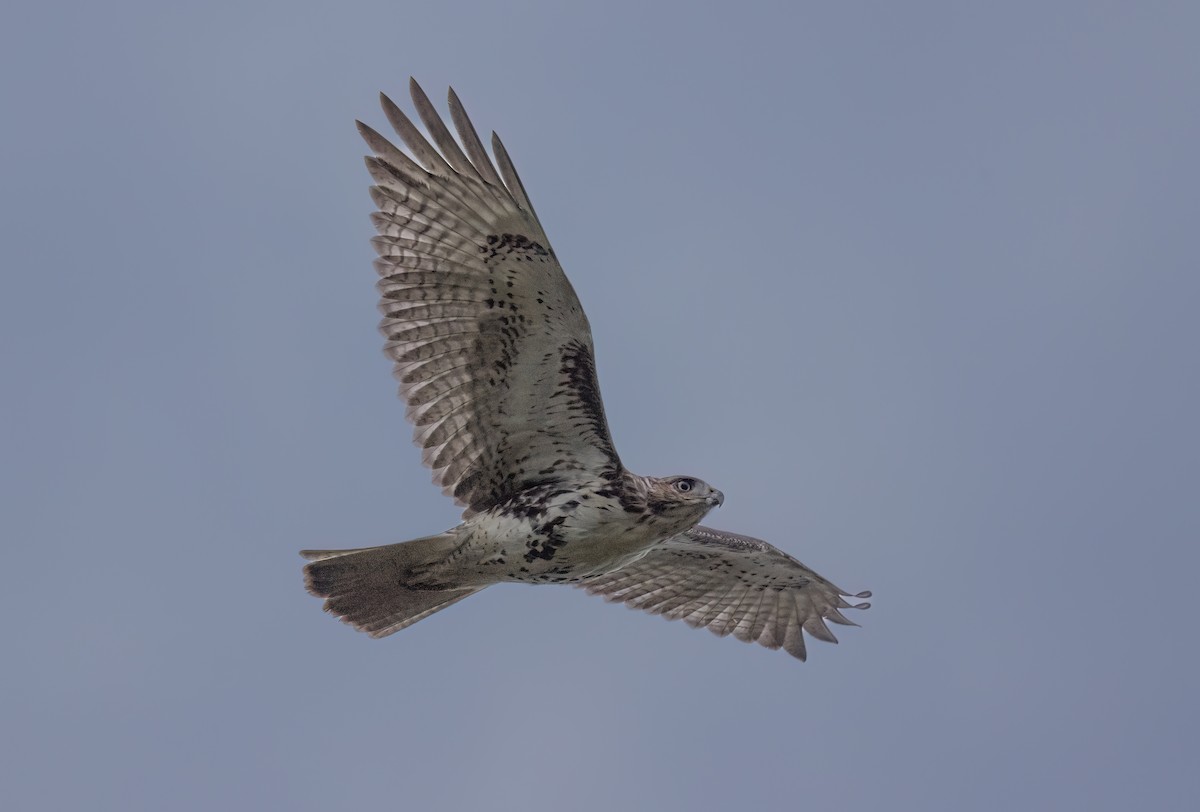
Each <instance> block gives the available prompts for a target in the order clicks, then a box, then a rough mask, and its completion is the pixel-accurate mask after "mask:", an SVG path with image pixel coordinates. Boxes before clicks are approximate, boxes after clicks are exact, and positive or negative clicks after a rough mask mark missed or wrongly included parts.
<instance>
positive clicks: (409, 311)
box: [359, 81, 620, 512]
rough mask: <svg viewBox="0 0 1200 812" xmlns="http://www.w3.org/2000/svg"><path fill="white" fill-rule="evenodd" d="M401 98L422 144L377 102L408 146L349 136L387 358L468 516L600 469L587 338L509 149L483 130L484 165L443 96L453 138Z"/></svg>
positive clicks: (611, 451)
mask: <svg viewBox="0 0 1200 812" xmlns="http://www.w3.org/2000/svg"><path fill="white" fill-rule="evenodd" d="M410 91H411V94H412V99H413V105H414V107H415V109H416V111H417V115H418V118H419V119H420V121H421V123H422V124H423V125H424V128H425V130H426V132H427V133H428V138H427V137H426V136H425V135H423V134H422V133H421V131H420V130H419V129H418V128H417V126H416V125H415V124H414V123H413V122H412V120H410V119H409V118H408V116H407V115H405V113H404V112H403V111H402V110H400V108H399V107H398V106H397V105H396V104H395V103H393V102H392V101H391V100H390V99H389V98H387V96H381V100H382V102H381V103H382V106H383V110H384V114H385V115H386V117H387V119H388V121H389V122H390V123H391V124H392V126H393V128H394V129H395V130H396V132H397V134H398V135H399V136H400V139H401V142H402V143H403V145H404V147H405V148H406V149H407V153H406V152H405V151H403V150H401V149H400V148H398V147H396V146H395V145H394V144H392V143H391V142H390V141H389V140H388V139H387V138H385V137H384V136H382V135H380V134H379V133H378V132H376V131H375V130H374V129H372V128H370V127H368V126H367V125H365V124H362V123H361V122H360V123H359V131H360V132H361V133H362V136H363V138H364V140H366V142H367V144H368V146H369V147H370V148H371V150H372V152H373V153H374V154H373V155H371V156H368V157H367V159H366V163H367V169H368V171H369V172H370V174H371V177H372V178H373V180H374V181H375V185H374V186H372V188H371V196H372V198H373V199H374V201H375V203H376V206H377V208H378V210H377V211H376V212H375V214H374V215H372V220H373V222H374V224H375V227H376V229H377V231H378V232H379V235H378V236H377V237H376V238H375V239H374V240H373V243H374V245H375V248H376V250H377V252H378V253H379V255H380V256H379V259H378V260H376V269H377V270H378V271H379V274H380V280H379V284H378V286H379V291H380V294H381V297H382V301H381V304H380V309H381V311H382V312H383V315H384V318H383V322H382V324H381V330H382V331H383V333H384V335H385V337H386V338H387V344H386V345H385V351H386V353H387V354H388V355H389V357H391V358H392V360H393V362H394V364H395V374H396V377H397V378H398V379H399V381H400V391H401V396H402V397H403V398H404V399H405V401H406V402H407V404H408V417H409V419H410V420H411V421H412V422H413V424H414V440H415V441H416V443H417V444H418V445H419V446H420V447H421V449H422V459H423V461H424V462H425V464H427V465H428V466H429V467H430V468H432V469H433V473H434V481H435V482H436V483H437V484H438V485H439V486H441V487H442V489H443V490H444V491H445V492H446V493H448V494H450V495H452V496H453V497H454V498H455V500H456V501H457V502H458V503H459V504H460V505H464V506H465V507H467V509H468V512H478V511H480V510H485V509H487V508H488V507H490V506H492V505H494V504H497V503H499V502H501V501H503V500H505V499H506V498H509V497H511V496H512V495H514V494H515V493H517V492H519V491H520V490H522V489H524V488H525V487H528V486H529V485H530V484H534V483H537V484H541V483H545V482H547V481H555V480H556V479H572V478H573V479H579V478H597V477H603V476H608V475H611V474H612V473H613V472H614V471H618V470H620V461H619V458H618V457H617V454H616V450H615V448H614V447H613V444H612V439H611V436H610V434H609V431H608V424H607V420H606V419H605V417H604V411H603V405H602V403H601V401H600V395H599V384H598V381H597V380H596V376H595V358H594V352H593V349H592V338H591V330H590V327H589V326H588V323H587V318H586V316H585V315H584V313H583V308H582V306H581V305H580V303H579V299H578V297H577V296H576V295H575V291H574V289H573V288H572V287H571V284H570V282H569V281H568V280H567V278H566V276H565V274H564V273H563V271H562V268H561V266H560V265H559V263H558V260H557V258H556V256H555V254H554V252H553V251H552V250H551V248H550V245H549V241H548V240H547V238H546V235H545V232H544V231H543V230H542V227H541V225H540V223H539V222H538V220H537V218H536V215H535V214H534V212H533V206H532V205H531V204H530V202H529V198H528V195H527V193H526V191H525V188H524V186H523V185H522V184H521V181H520V178H519V177H518V176H517V173H516V170H515V168H514V167H513V165H512V160H511V159H510V157H509V155H508V152H507V151H506V150H505V149H504V147H503V144H501V143H500V140H499V138H497V137H495V135H493V138H492V147H493V151H494V152H495V155H496V161H497V163H498V164H499V169H497V168H496V165H495V164H493V163H492V160H491V159H490V158H489V157H488V154H487V151H486V150H485V148H484V146H483V142H482V141H481V139H480V138H479V135H478V133H477V132H476V130H475V127H474V126H473V125H472V124H471V121H470V119H469V118H468V117H467V114H466V111H465V109H464V108H463V106H462V103H461V102H460V101H459V99H458V96H457V95H456V94H455V93H454V91H453V90H451V91H450V93H449V106H450V113H451V119H452V122H453V125H454V128H455V131H456V132H457V133H458V140H455V138H454V135H453V134H452V133H451V131H450V128H449V127H448V126H447V125H446V123H445V122H444V121H443V120H442V118H441V117H440V116H439V115H438V113H437V111H436V109H435V108H434V106H433V104H432V103H431V102H430V101H429V98H428V96H427V95H426V94H425V92H424V91H423V90H422V89H421V87H420V86H419V85H418V84H417V83H416V82H415V81H411V82H410ZM460 142H461V144H460Z"/></svg>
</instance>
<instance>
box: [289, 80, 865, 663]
mask: <svg viewBox="0 0 1200 812" xmlns="http://www.w3.org/2000/svg"><path fill="white" fill-rule="evenodd" d="M410 90H411V93H412V100H413V104H414V105H415V107H416V110H417V114H418V116H419V117H420V119H421V122H422V123H423V124H424V125H425V129H426V131H427V132H428V133H429V137H430V138H432V140H433V143H432V144H431V143H430V142H429V141H428V140H426V138H425V136H423V135H422V134H421V133H420V131H418V129H417V128H416V127H415V126H414V125H413V123H412V122H411V121H410V120H409V119H408V117H407V116H406V115H405V114H404V113H403V112H402V111H401V110H400V108H398V107H397V106H396V105H395V104H393V103H392V101H391V100H390V99H388V98H387V97H386V96H384V97H382V100H383V109H384V112H385V113H386V115H387V118H388V120H389V121H390V122H391V124H392V126H393V127H394V128H395V130H396V132H397V133H398V134H399V135H400V139H401V140H402V141H403V142H404V145H405V146H406V147H407V148H408V151H409V153H410V154H411V157H410V155H409V154H405V153H404V152H402V151H401V150H399V149H398V148H396V147H395V146H394V145H392V144H391V143H390V142H389V141H388V140H387V139H386V138H384V137H383V136H381V135H380V134H379V133H377V132H375V130H373V129H371V128H370V127H368V126H366V125H365V124H362V123H359V125H358V127H359V131H360V132H361V133H362V136H363V138H364V139H366V142H367V144H368V145H369V146H370V148H371V150H372V151H373V152H374V155H373V156H370V157H368V158H367V159H366V161H367V169H368V171H369V172H370V173H371V177H372V178H373V179H374V181H375V185H374V186H372V187H371V196H372V198H373V199H374V200H375V203H376V205H377V206H378V208H379V210H378V211H377V212H376V213H375V214H374V215H373V217H372V219H373V220H374V222H375V227H376V228H377V229H378V231H379V236H378V237H376V238H375V239H374V241H373V242H374V244H375V248H376V250H377V251H378V253H379V259H378V260H376V262H375V267H376V269H377V270H378V271H379V276H380V280H379V285H378V287H379V292H380V295H381V296H382V303H381V304H380V309H381V310H382V312H383V323H382V325H381V329H382V331H383V334H384V335H385V336H386V338H387V343H386V345H385V347H386V352H387V354H388V356H389V357H390V358H391V359H392V361H393V362H394V364H395V374H396V377H397V378H398V379H399V381H400V394H401V396H402V397H403V398H404V400H405V401H406V402H407V404H408V419H409V420H411V421H412V423H413V425H414V426H415V431H414V436H415V440H416V443H417V445H418V446H420V448H421V450H422V459H423V461H424V462H425V464H426V465H428V466H429V467H430V468H432V469H433V479H434V482H436V483H437V484H438V485H439V486H441V488H442V490H443V491H444V492H445V493H447V494H448V495H450V496H452V497H453V498H454V500H455V501H456V502H457V503H458V504H459V505H462V506H463V507H464V511H463V520H462V523H461V524H459V525H458V526H456V527H454V528H452V529H450V530H447V531H446V532H444V533H440V534H438V535H435V536H428V537H426V538H420V539H416V540H414V541H407V542H403V543H400V544H389V545H386V546H383V547H368V548H362V549H356V550H305V551H304V552H303V553H302V555H303V556H304V557H305V558H307V559H309V560H310V561H311V563H310V564H308V565H307V566H306V567H305V568H304V570H305V579H306V583H307V586H308V590H309V591H310V592H311V593H312V594H313V595H316V596H317V597H320V598H324V599H325V609H326V611H328V612H330V613H332V614H334V615H336V616H338V617H340V618H341V619H342V620H344V621H345V622H347V623H349V624H350V625H352V626H354V627H355V628H356V629H359V630H361V631H365V632H367V633H368V634H370V635H371V636H373V637H383V636H385V635H388V634H392V633H393V632H396V631H399V630H400V629H403V628H405V627H407V626H411V625H412V624H413V623H416V622H417V621H418V620H421V619H423V618H426V617H428V616H429V615H431V614H433V613H434V612H437V611H439V610H441V609H444V608H446V607H447V606H449V605H450V604H452V603H456V602H457V601H460V600H462V599H463V598H466V597H469V596H470V595H473V594H475V593H476V592H478V591H479V590H481V589H483V588H484V587H487V586H490V585H491V584H496V583H501V582H505V581H516V582H522V583H536V584H573V585H575V586H579V587H582V588H583V589H585V590H587V591H588V592H590V593H592V594H594V595H603V596H604V597H605V598H607V599H608V600H610V601H621V602H623V603H626V604H628V605H629V606H631V607H634V608H636V609H644V610H646V611H648V612H652V613H654V614H660V615H663V616H664V617H666V618H669V619H672V620H683V621H685V622H686V623H689V624H691V625H692V626H703V627H706V628H708V629H710V630H711V631H713V632H715V633H716V634H718V635H727V634H732V635H733V636H734V637H737V638H738V639H740V640H745V641H752V642H757V643H759V644H761V645H763V646H766V647H767V648H772V649H778V648H783V649H784V650H786V651H787V652H788V653H789V654H791V655H793V656H795V657H799V658H800V659H802V660H803V659H804V658H805V646H804V636H803V634H802V630H803V631H807V632H808V633H809V634H811V635H812V636H813V637H816V638H817V639H819V640H828V641H830V642H837V641H836V639H835V638H834V636H833V634H832V632H830V631H829V627H828V626H826V625H825V621H826V620H828V621H832V622H834V623H841V624H845V625H855V624H853V623H852V622H851V621H849V620H848V619H847V618H846V617H844V616H843V615H842V613H841V612H840V611H839V610H841V609H846V608H849V607H850V604H849V603H847V602H846V601H845V599H844V598H845V597H849V595H848V593H846V592H844V591H842V590H841V589H838V588H837V587H836V586H834V585H833V584H831V583H830V582H829V581H826V580H825V579H824V578H822V577H821V576H819V575H817V574H816V573H815V572H813V571H812V570H810V569H809V568H808V567H805V566H804V565H803V564H801V563H800V562H799V561H797V560H796V559H794V558H792V557H791V556H789V555H787V554H786V553H784V552H782V551H780V550H778V549H776V548H775V547H772V546H771V545H770V544H767V543H766V542H764V541H759V540H758V539H752V538H748V537H746V536H739V535H735V534H733V533H723V532H721V531H719V530H711V529H709V528H706V527H701V526H699V525H698V524H697V522H699V521H700V520H701V519H702V518H704V516H705V514H707V513H708V512H709V511H710V510H711V509H712V508H714V507H716V506H718V505H720V504H721V503H722V502H723V501H724V496H723V495H722V494H721V492H720V491H718V490H717V489H715V488H713V487H711V486H710V485H708V484H707V483H705V482H703V481H701V480H699V479H697V478H695V477H691V476H669V477H662V478H659V477H644V476H638V475H637V474H633V473H631V472H629V471H628V470H626V469H625V467H624V466H623V465H622V464H621V460H620V458H619V457H618V456H617V451H616V449H615V448H614V447H613V442H612V438H611V437H610V436H609V432H608V423H607V421H606V420H605V417H604V407H603V406H602V405H601V402H600V387H599V385H598V383H597V380H596V365H595V360H594V356H593V353H592V335H591V330H590V328H589V327H588V321H587V317H586V316H585V315H584V313H583V307H582V306H581V305H580V304H579V299H578V298H577V297H576V296H575V291H574V290H573V289H572V288H571V283H570V282H568V281H567V277H566V276H565V275H564V274H563V270H562V267H561V266H560V265H559V264H558V260H557V259H556V258H555V255H554V251H553V250H552V249H551V248H550V241H549V240H548V239H547V238H546V234H545V232H544V231H543V230H542V227H541V224H540V223H539V222H538V219H537V215H536V214H534V211H533V206H532V205H531V204H530V202H529V198H528V196H527V195H526V193H525V188H524V186H522V185H521V181H520V179H519V178H518V177H517V173H516V170H515V169H514V168H513V165H512V161H511V160H510V159H509V157H508V152H507V151H506V150H505V149H504V146H503V145H502V144H501V143H500V139H499V138H497V137H496V136H495V135H494V134H493V135H492V151H493V152H494V154H495V156H496V163H495V164H493V163H492V161H491V159H490V158H489V157H488V154H487V151H486V150H485V149H484V146H483V143H482V142H481V141H480V139H479V136H478V134H477V133H476V132H475V128H474V126H472V124H471V122H470V120H469V119H468V118H467V114H466V112H465V111H464V110H463V107H462V104H461V103H460V102H459V100H458V97H457V96H456V95H455V94H454V91H453V90H451V91H450V100H449V103H450V114H451V117H452V120H453V122H454V127H455V129H456V130H457V131H458V136H459V139H460V140H461V142H462V143H461V146H460V145H459V143H458V142H457V141H455V139H454V136H452V135H451V133H450V130H449V129H448V128H447V126H446V125H445V123H443V121H442V119H441V117H440V116H439V115H438V113H437V111H436V110H435V109H434V107H433V105H432V104H431V103H430V101H429V98H428V97H427V96H426V95H425V92H424V91H422V90H421V88H420V87H419V86H418V85H417V83H416V82H415V81H413V82H411V83H410ZM497 168H498V169H499V171H497ZM869 595H870V593H867V592H861V593H859V594H858V595H856V596H855V597H858V598H865V597H869ZM867 606H868V604H865V603H860V604H858V605H857V606H855V607H854V608H859V609H865V608H867Z"/></svg>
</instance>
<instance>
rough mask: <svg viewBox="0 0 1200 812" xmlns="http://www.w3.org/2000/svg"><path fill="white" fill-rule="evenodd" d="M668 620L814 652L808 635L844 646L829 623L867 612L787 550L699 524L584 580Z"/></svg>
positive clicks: (595, 590) (800, 653)
mask: <svg viewBox="0 0 1200 812" xmlns="http://www.w3.org/2000/svg"><path fill="white" fill-rule="evenodd" d="M579 586H580V587H582V588H583V589H585V590H587V591H588V592H589V593H590V594H592V595H601V596H603V597H604V598H605V599H606V600H609V601H619V602H621V603H624V604H626V605H627V606H629V607H630V608H633V609H641V610H643V611H646V612H650V613H651V614H655V615H662V616H663V617H665V618H667V619H668V620H682V621H684V622H685V623H687V624H689V625H690V626H693V627H705V628H707V629H708V630H709V631H711V632H713V633H714V634H717V635H719V636H722V637H724V636H725V635H729V634H732V635H733V636H734V637H736V638H738V639H739V640H743V641H745V642H756V643H758V644H759V645H762V646H766V647H767V648H769V649H779V648H782V649H784V650H785V651H787V653H788V654H791V655H792V656H793V657H798V658H799V659H801V660H803V659H805V658H806V657H807V650H806V648H805V644H804V635H803V634H802V632H808V633H809V634H810V635H812V636H813V637H815V638H817V639H818V640H825V641H827V642H830V643H836V642H837V638H836V637H834V636H833V632H831V631H830V630H829V627H828V626H827V625H826V624H825V621H830V622H833V623H838V624H841V625H846V626H856V625H858V624H856V623H854V622H853V621H852V620H850V619H849V618H847V617H846V616H845V615H843V614H842V613H841V611H840V610H841V609H851V608H852V609H866V608H868V607H869V606H870V604H868V603H859V604H853V605H852V604H850V603H848V602H847V601H846V600H845V598H846V597H856V598H869V597H870V596H871V593H870V592H860V593H858V594H857V595H854V596H851V595H850V594H849V593H847V592H844V591H843V590H841V589H839V588H838V587H836V586H834V585H833V584H831V583H830V582H829V581H826V580H825V579H824V578H822V577H821V576H820V575H817V574H816V573H815V572H813V571H812V570H811V569H809V568H808V567H806V566H804V565H803V564H801V563H800V562H799V561H797V560H796V559H794V558H792V557H791V556H790V555H788V554H787V553H785V552H783V551H782V550H779V549H778V548H776V547H773V546H772V545H770V544H768V543H766V542H765V541H761V540H759V539H755V538H750V537H749V536H740V535H737V534H736V533H726V532H723V531H720V530H713V529H711V528H708V527H701V526H696V527H694V528H692V529H691V530H689V531H688V532H686V533H683V534H681V535H678V536H675V537H674V538H671V539H668V540H667V541H664V542H662V543H661V544H659V545H658V546H656V547H654V548H653V549H651V551H650V552H649V553H647V554H646V555H645V556H644V557H643V558H641V559H639V560H637V561H635V562H633V563H632V564H629V565H627V566H625V567H623V568H621V569H619V570H617V571H615V572H610V573H607V574H605V575H600V576H597V577H595V578H590V579H587V580H585V581H584V582H582V583H581V584H579Z"/></svg>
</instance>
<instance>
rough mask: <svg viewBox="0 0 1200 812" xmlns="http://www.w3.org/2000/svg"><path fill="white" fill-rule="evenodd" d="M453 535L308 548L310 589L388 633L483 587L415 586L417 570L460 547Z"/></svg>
mask: <svg viewBox="0 0 1200 812" xmlns="http://www.w3.org/2000/svg"><path fill="white" fill-rule="evenodd" d="M455 543H456V541H455V537H454V535H453V534H452V533H443V534H442V535H439V536H429V537H426V538H421V539H415V540H413V541H406V542H402V543H400V544H387V545H385V546H383V547H362V548H359V549H354V550H303V551H301V553H300V555H302V556H304V557H305V558H307V559H308V560H309V561H310V562H311V563H309V564H308V565H307V566H305V567H304V584H305V586H306V587H307V589H308V591H309V592H310V593H311V594H313V595H315V596H316V597H318V598H324V599H325V611H326V612H329V613H330V614H332V615H334V616H336V617H338V618H339V619H341V620H342V621H343V622H345V623H349V624H350V625H351V626H353V627H354V628H356V629H358V630H359V631H363V632H366V633H367V634H369V635H371V636H372V637H386V636H387V635H389V634H393V633H395V632H398V631H400V630H401V629H405V628H407V627H409V626H411V625H412V624H414V623H416V622H417V621H418V620H424V619H425V618H427V617H429V616H430V615H432V614H433V613H434V612H438V611H440V610H442V609H445V608H446V607H447V606H450V605H451V604H453V603H458V602H459V601H461V600H462V599H463V598H467V597H470V596H471V595H474V594H475V593H476V592H478V591H479V590H480V589H482V588H483V587H469V588H465V589H438V588H420V587H415V586H414V585H413V584H414V582H415V580H416V579H415V578H414V573H415V572H416V571H417V570H418V569H419V568H421V567H424V566H428V565H429V564H433V563H436V562H438V561H441V560H442V559H444V558H445V556H446V555H448V554H449V553H450V552H451V551H452V550H453V549H454V546H455Z"/></svg>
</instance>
